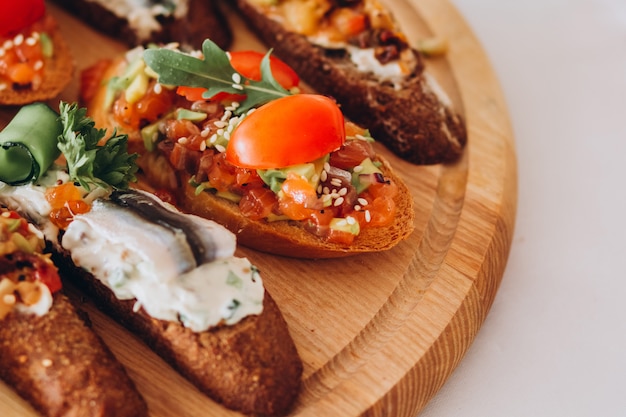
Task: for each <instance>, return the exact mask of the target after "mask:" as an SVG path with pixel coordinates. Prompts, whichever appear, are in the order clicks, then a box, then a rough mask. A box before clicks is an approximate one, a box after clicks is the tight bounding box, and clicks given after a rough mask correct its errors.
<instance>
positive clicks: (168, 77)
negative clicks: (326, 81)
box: [143, 39, 291, 114]
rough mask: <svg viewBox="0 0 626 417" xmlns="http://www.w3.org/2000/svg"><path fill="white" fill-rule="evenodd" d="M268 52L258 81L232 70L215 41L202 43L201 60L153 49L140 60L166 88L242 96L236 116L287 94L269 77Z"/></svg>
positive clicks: (167, 49)
mask: <svg viewBox="0 0 626 417" xmlns="http://www.w3.org/2000/svg"><path fill="white" fill-rule="evenodd" d="M270 53H271V51H270V52H268V53H267V54H265V56H264V57H263V60H262V61H261V80H260V81H255V80H251V79H249V78H247V77H244V76H243V75H242V74H240V73H239V72H238V71H237V70H235V69H234V68H233V66H232V65H231V63H230V60H229V59H228V55H227V54H226V52H225V51H223V50H222V49H221V48H220V47H219V46H217V45H216V44H215V43H214V42H212V41H211V40H209V39H207V40H205V41H204V42H203V43H202V54H203V58H202V59H199V58H196V57H193V56H191V55H189V54H185V53H183V52H180V51H176V50H173V49H169V48H152V49H147V50H145V51H144V53H143V59H144V61H145V63H146V65H148V66H149V67H150V68H151V69H152V70H153V71H154V72H156V73H157V74H158V75H159V79H158V80H159V82H160V83H161V84H165V85H175V86H185V87H203V88H206V89H207V91H205V92H204V93H203V97H205V98H211V97H213V96H214V95H215V94H217V93H220V92H226V93H231V94H245V99H244V100H242V101H241V102H240V106H239V107H238V108H237V110H236V114H242V113H245V112H246V111H248V110H250V109H251V108H253V107H258V106H260V105H262V104H265V103H267V102H268V101H271V100H274V99H277V98H279V97H284V96H287V95H290V94H291V93H290V92H289V91H288V90H286V89H284V88H283V87H282V86H281V85H280V84H279V83H278V81H276V79H275V78H274V76H273V75H272V71H271V68H270V58H269V57H270Z"/></svg>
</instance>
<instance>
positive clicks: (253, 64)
mask: <svg viewBox="0 0 626 417" xmlns="http://www.w3.org/2000/svg"><path fill="white" fill-rule="evenodd" d="M264 56H265V55H264V54H262V53H260V52H256V51H234V52H230V63H231V65H232V66H233V68H235V69H236V70H237V71H238V72H239V73H240V74H241V75H243V76H244V77H246V78H249V79H251V80H254V81H259V80H261V61H262V60H263V57H264ZM270 68H271V69H272V75H273V76H274V79H275V80H276V81H277V82H278V83H279V84H280V85H281V86H282V87H283V88H285V89H287V90H289V89H290V88H292V87H295V86H297V85H298V84H299V83H300V77H298V74H296V72H295V71H294V70H293V69H291V67H290V66H289V65H287V64H285V63H284V62H283V61H281V60H280V59H278V58H276V57H274V56H273V55H270ZM205 91H206V88H202V87H186V86H180V87H177V89H176V93H178V94H179V95H181V96H184V97H185V98H187V100H189V101H199V100H206V99H205V98H203V97H202V93H204V92H205ZM244 97H245V96H243V95H238V94H228V93H218V94H216V95H215V96H213V97H212V99H213V100H216V101H222V100H232V101H241V100H243V98H244Z"/></svg>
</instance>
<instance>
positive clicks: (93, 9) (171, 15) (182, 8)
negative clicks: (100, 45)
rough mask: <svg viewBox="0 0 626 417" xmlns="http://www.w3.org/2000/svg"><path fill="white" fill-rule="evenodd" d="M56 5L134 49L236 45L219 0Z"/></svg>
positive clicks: (71, 0)
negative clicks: (165, 45) (154, 45)
mask: <svg viewBox="0 0 626 417" xmlns="http://www.w3.org/2000/svg"><path fill="white" fill-rule="evenodd" d="M55 2H56V3H58V4H59V5H60V6H62V7H63V8H65V9H66V10H67V11H69V12H71V13H73V14H74V15H76V16H78V17H80V18H81V19H82V20H84V21H85V22H86V23H88V24H89V25H91V26H93V27H94V28H95V29H97V30H99V31H101V32H103V33H105V34H107V35H109V36H111V37H113V38H115V39H118V40H120V41H122V42H124V43H126V44H127V45H128V46H130V47H134V46H137V45H144V44H147V43H168V42H179V43H181V44H183V45H188V46H190V47H192V48H198V47H199V46H200V44H201V43H202V41H203V40H204V39H206V38H210V39H213V41H214V42H215V43H217V44H218V45H220V46H221V47H223V48H226V47H228V46H229V45H230V43H231V42H232V33H231V30H230V27H229V26H228V24H227V23H226V19H225V16H224V14H223V13H222V11H221V9H220V8H219V7H218V5H217V2H216V1H215V0H183V1H177V2H163V1H152V2H136V1H135V2H133V1H115V2H111V1H107V0H55ZM173 5H174V6H173ZM172 7H173V8H172ZM131 16H133V18H132V19H131Z"/></svg>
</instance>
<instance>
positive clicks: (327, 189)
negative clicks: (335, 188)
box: [322, 187, 330, 194]
mask: <svg viewBox="0 0 626 417" xmlns="http://www.w3.org/2000/svg"><path fill="white" fill-rule="evenodd" d="M322 192H323V193H324V194H330V188H328V187H324V189H323V190H322Z"/></svg>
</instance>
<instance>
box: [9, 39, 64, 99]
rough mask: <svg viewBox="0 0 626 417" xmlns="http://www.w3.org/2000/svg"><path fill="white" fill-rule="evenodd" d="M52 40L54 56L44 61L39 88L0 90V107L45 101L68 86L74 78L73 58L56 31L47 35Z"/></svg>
mask: <svg viewBox="0 0 626 417" xmlns="http://www.w3.org/2000/svg"><path fill="white" fill-rule="evenodd" d="M49 35H50V37H51V38H52V44H53V47H54V55H53V56H52V58H48V59H46V60H45V62H44V65H45V70H44V76H43V82H42V84H41V86H40V87H39V88H38V89H36V90H32V89H30V88H20V89H17V90H16V89H12V88H6V89H3V90H0V105H11V106H13V105H23V104H28V103H33V102H35V101H45V100H49V99H52V98H54V97H56V96H57V95H58V94H59V93H61V91H63V89H64V88H65V87H66V86H67V85H68V84H69V82H70V81H71V80H72V77H73V76H74V68H75V63H74V58H73V57H72V54H71V52H70V48H69V46H68V45H67V43H66V42H65V39H64V38H63V36H61V33H60V32H59V31H58V30H54V31H53V32H52V33H51V34H49Z"/></svg>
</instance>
